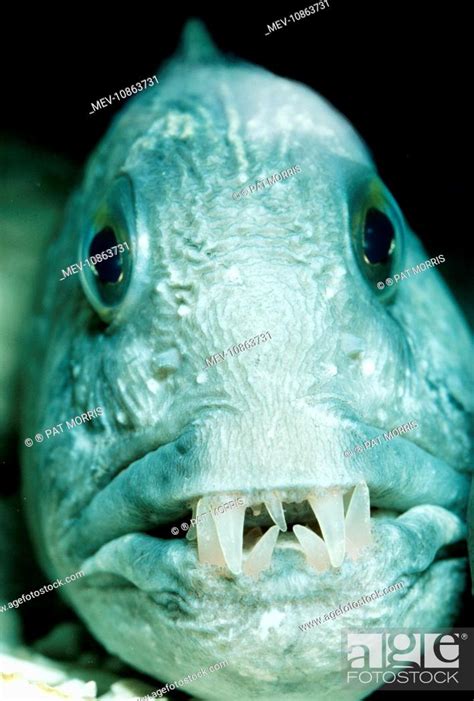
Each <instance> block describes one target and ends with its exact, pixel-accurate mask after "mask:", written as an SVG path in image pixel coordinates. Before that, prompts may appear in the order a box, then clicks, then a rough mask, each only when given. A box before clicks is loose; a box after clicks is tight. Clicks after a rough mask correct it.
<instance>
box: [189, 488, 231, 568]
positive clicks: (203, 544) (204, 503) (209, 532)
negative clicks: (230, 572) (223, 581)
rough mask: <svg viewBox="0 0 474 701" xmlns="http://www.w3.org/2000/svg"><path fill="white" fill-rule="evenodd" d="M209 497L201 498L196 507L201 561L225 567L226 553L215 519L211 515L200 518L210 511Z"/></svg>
mask: <svg viewBox="0 0 474 701" xmlns="http://www.w3.org/2000/svg"><path fill="white" fill-rule="evenodd" d="M208 507H209V498H207V497H204V498H203V499H200V500H199V501H198V504H197V508H196V518H197V519H198V523H197V527H196V528H197V544H198V556H199V561H200V562H202V563H206V564H209V565H219V566H221V567H225V564H226V563H225V560H224V555H223V552H222V549H221V546H220V544H219V538H218V535H217V530H216V527H215V525H214V521H213V519H212V518H209V516H207V517H206V516H204V518H199V517H200V516H203V515H204V514H205V513H207V512H208V511H209V508H208Z"/></svg>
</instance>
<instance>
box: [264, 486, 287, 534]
mask: <svg viewBox="0 0 474 701" xmlns="http://www.w3.org/2000/svg"><path fill="white" fill-rule="evenodd" d="M264 503H265V506H266V507H267V511H268V513H269V514H270V516H271V517H272V519H273V520H274V522H275V523H276V525H277V526H278V528H279V529H280V531H286V530H287V526H286V519H285V513H284V511H283V506H282V504H281V499H280V497H277V496H276V494H269V495H268V496H266V497H265V502H264Z"/></svg>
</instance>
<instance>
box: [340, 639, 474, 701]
mask: <svg viewBox="0 0 474 701" xmlns="http://www.w3.org/2000/svg"><path fill="white" fill-rule="evenodd" d="M466 631H467V632H466ZM473 641H474V635H473V631H472V629H470V628H468V629H465V628H464V629H462V630H461V629H454V630H446V631H445V632H430V633H427V632H425V631H414V630H413V629H410V630H406V629H392V630H390V631H387V630H386V629H385V630H383V631H382V630H378V631H371V632H370V633H368V632H366V631H365V632H354V631H344V633H343V637H342V646H343V658H344V660H343V669H344V676H345V681H346V683H347V684H357V685H360V686H361V687H365V689H366V690H367V691H369V689H373V688H375V686H380V685H383V686H382V689H383V691H389V690H394V691H400V689H404V690H416V691H420V690H426V691H434V690H444V689H450V690H452V691H455V690H459V691H461V690H464V691H466V690H473V689H474V670H473V664H472V660H473V659H474V649H473V648H474V645H473Z"/></svg>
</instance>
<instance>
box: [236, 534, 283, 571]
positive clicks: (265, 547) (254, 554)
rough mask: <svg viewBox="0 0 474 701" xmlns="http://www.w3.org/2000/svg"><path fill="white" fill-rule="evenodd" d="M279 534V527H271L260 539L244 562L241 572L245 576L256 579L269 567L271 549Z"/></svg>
mask: <svg viewBox="0 0 474 701" xmlns="http://www.w3.org/2000/svg"><path fill="white" fill-rule="evenodd" d="M279 533H280V529H279V527H278V526H272V527H271V528H269V529H268V531H267V532H266V533H265V535H263V536H262V537H261V538H260V540H259V541H258V543H257V544H256V545H255V546H254V547H253V548H252V551H251V553H250V555H249V556H248V557H247V559H246V560H245V562H244V565H243V570H244V573H245V574H247V575H248V576H249V577H254V578H255V579H257V578H258V577H259V575H260V573H261V572H263V570H267V569H268V568H269V567H270V565H271V561H272V555H273V549H274V547H275V544H276V542H277V538H278V534H279Z"/></svg>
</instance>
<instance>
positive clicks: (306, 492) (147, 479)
mask: <svg viewBox="0 0 474 701" xmlns="http://www.w3.org/2000/svg"><path fill="white" fill-rule="evenodd" d="M377 430H378V429H377ZM369 437H370V436H369ZM400 446H401V447H402V449H401V450H400V449H399V450H398V457H399V458H400V457H401V461H402V462H403V461H404V460H406V459H411V460H413V463H412V464H415V461H416V464H417V465H418V466H419V469H422V468H421V466H422V464H423V465H424V468H425V472H426V479H425V480H421V481H419V480H416V479H413V475H411V476H409V478H408V479H406V478H405V479H404V480H401V479H399V477H400V475H401V474H402V472H400V473H399V472H397V470H398V469H399V468H397V464H396V461H395V462H394V467H393V473H394V474H393V478H392V479H391V480H387V479H385V476H386V473H384V472H383V470H381V469H380V459H379V458H377V459H376V460H375V461H372V464H371V463H370V461H368V462H367V458H366V461H364V465H363V468H364V471H365V472H366V475H364V477H365V479H364V478H363V477H362V475H361V474H360V473H361V472H362V470H359V473H358V479H357V480H353V481H352V483H351V480H350V479H349V478H348V479H343V480H341V482H340V483H337V484H336V483H334V484H325V485H323V486H321V485H315V484H314V475H313V479H312V480H311V481H309V480H308V484H306V485H304V486H302V485H296V486H291V485H290V486H285V485H282V484H279V485H274V486H273V487H272V488H270V489H265V488H261V486H256V487H255V488H254V489H249V488H247V489H243V488H242V486H241V485H237V486H235V485H229V487H228V488H226V489H224V490H223V491H221V492H219V491H217V490H212V491H211V490H209V491H207V492H206V491H204V490H199V489H198V488H196V487H197V485H198V483H199V479H197V480H196V481H195V483H193V480H192V477H191V475H192V474H193V471H192V470H188V471H186V470H184V471H183V470H182V465H181V463H180V462H179V461H178V463H176V464H175V465H174V467H175V474H177V476H178V478H180V480H181V485H182V484H183V481H184V482H186V483H187V490H188V494H187V495H183V496H181V497H178V496H177V495H176V484H177V482H176V479H171V478H170V476H169V472H168V473H163V471H162V470H161V471H160V470H159V469H157V466H158V465H159V464H160V463H161V466H162V465H163V464H168V463H169V461H170V460H171V458H172V453H173V451H174V452H175V457H176V455H178V454H180V458H183V459H185V457H186V456H185V455H183V453H185V452H186V451H183V449H182V446H180V444H179V440H178V441H176V442H175V443H171V444H168V445H166V446H162V447H161V448H158V449H157V450H156V451H152V452H150V453H148V454H146V455H145V456H144V457H142V458H140V459H138V460H137V461H135V462H133V463H131V464H130V465H129V466H128V467H127V468H126V469H124V470H122V471H121V472H120V473H119V474H117V475H116V476H115V477H114V478H113V479H112V480H111V482H110V483H109V484H108V485H107V486H106V487H105V488H104V489H103V490H101V492H99V493H98V494H96V496H95V497H94V498H93V499H92V501H91V502H90V504H89V505H88V506H86V507H85V508H84V509H83V512H82V513H81V515H80V517H79V518H78V519H76V520H75V521H74V528H71V529H69V533H68V534H67V539H68V540H69V544H68V549H69V550H70V552H71V555H72V554H73V552H74V550H75V557H76V558H77V551H78V550H79V552H80V554H81V555H82V556H83V557H82V558H81V560H82V565H81V567H82V569H83V570H84V572H85V574H86V575H97V574H107V573H108V574H112V575H116V576H118V577H122V578H125V579H127V580H128V581H130V582H132V583H133V584H134V585H135V586H136V587H138V588H139V589H143V590H145V591H148V592H150V591H153V590H156V591H158V590H159V589H160V586H162V584H160V576H161V574H162V573H163V570H162V569H161V568H162V567H165V568H166V570H167V571H168V572H169V574H170V576H173V577H174V576H175V575H176V573H177V572H179V577H180V578H181V577H182V576H184V575H183V574H182V573H183V570H186V572H187V573H188V575H189V577H190V578H191V579H192V578H193V577H197V578H198V579H199V580H200V582H201V586H206V585H210V584H211V583H212V586H214V585H217V586H219V584H218V583H219V582H221V585H222V586H228V585H229V584H232V582H238V584H239V586H244V587H245V586H246V584H247V585H248V587H249V588H252V587H254V586H255V583H256V581H257V580H258V584H259V586H261V587H262V590H263V589H268V587H270V588H271V587H273V589H275V587H278V583H280V584H281V588H280V595H281V596H282V597H283V598H285V597H288V598H290V597H289V595H288V593H287V590H286V589H285V584H284V580H287V579H288V572H289V567H290V570H291V571H292V572H299V573H301V574H303V575H304V576H305V577H306V576H307V577H308V578H309V579H308V587H307V591H306V594H305V596H306V595H308V592H309V591H311V592H312V594H313V595H314V589H313V587H314V578H320V579H321V578H326V577H329V578H330V579H331V581H332V582H333V585H334V586H337V581H338V578H339V577H350V573H351V572H352V573H353V572H354V568H363V567H364V563H366V562H368V561H369V560H373V559H374V558H375V559H376V560H378V561H379V562H383V563H384V569H386V570H387V572H390V569H388V566H389V564H390V566H391V567H392V570H391V576H393V573H399V575H400V576H402V575H403V574H405V575H406V574H407V573H409V574H412V575H415V576H421V575H422V574H423V573H424V572H426V570H427V569H428V568H429V567H430V566H431V565H432V564H433V563H434V562H435V560H437V559H439V558H442V557H452V556H453V552H452V550H450V548H451V547H452V546H455V545H456V544H459V543H461V542H462V541H464V540H465V538H466V524H465V519H464V514H465V513H466V508H467V499H468V493H469V484H470V480H469V477H468V476H467V475H465V474H463V473H460V472H458V471H456V470H454V468H452V467H450V466H449V465H448V464H447V463H445V462H444V461H442V460H440V459H439V458H436V457H434V456H433V455H431V454H430V453H428V452H427V451H424V450H423V449H422V448H420V447H419V446H417V445H415V444H414V443H412V442H411V441H408V440H406V439H402V440H401V441H400ZM373 452H375V451H373ZM343 461H344V458H343V457H342V455H341V462H343ZM171 462H172V460H171ZM346 464H347V461H346ZM153 468H155V469H153ZM356 472H357V471H355V472H354V474H355V473H356ZM160 475H161V479H160ZM178 481H179V480H178ZM407 484H408V485H409V487H410V488H411V489H410V490H409V494H407V490H406V485H407ZM448 487H449V488H448ZM182 491H184V490H182ZM73 545H74V547H73ZM454 556H463V553H462V551H459V549H458V552H457V553H454ZM138 559H140V561H141V563H142V564H143V565H144V566H143V567H142V569H141V568H140V566H139V565H138V564H137V560H138ZM152 561H154V563H155V564H154V565H151V564H150V563H151V562H152ZM145 563H146V564H145ZM156 563H159V566H158V565H157V564H156ZM165 563H166V564H165ZM173 572H174V574H173ZM160 573H161V574H160ZM176 576H177V575H176Z"/></svg>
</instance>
